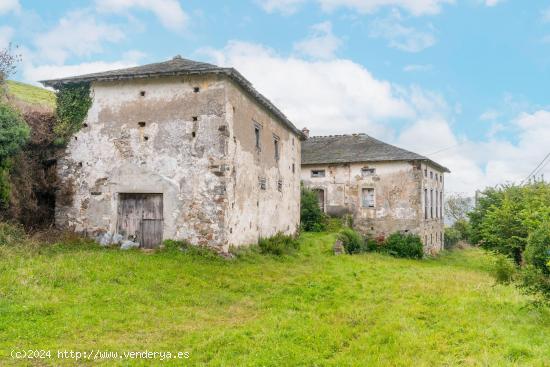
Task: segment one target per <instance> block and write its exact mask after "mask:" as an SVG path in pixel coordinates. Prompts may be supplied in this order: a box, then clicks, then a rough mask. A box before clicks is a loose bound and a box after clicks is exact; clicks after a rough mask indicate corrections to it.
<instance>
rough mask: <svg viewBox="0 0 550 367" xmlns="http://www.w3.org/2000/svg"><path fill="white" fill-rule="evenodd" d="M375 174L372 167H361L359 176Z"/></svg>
mask: <svg viewBox="0 0 550 367" xmlns="http://www.w3.org/2000/svg"><path fill="white" fill-rule="evenodd" d="M375 174H376V169H374V168H368V167H363V168H361V177H369V176H374V175H375Z"/></svg>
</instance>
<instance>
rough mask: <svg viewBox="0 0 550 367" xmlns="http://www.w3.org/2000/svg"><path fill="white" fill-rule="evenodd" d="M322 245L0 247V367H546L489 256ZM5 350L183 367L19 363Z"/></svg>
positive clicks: (538, 341) (538, 334)
mask: <svg viewBox="0 0 550 367" xmlns="http://www.w3.org/2000/svg"><path fill="white" fill-rule="evenodd" d="M334 238H335V236H334V234H330V233H318V234H312V233H305V234H303V235H302V236H301V238H300V242H301V249H300V250H299V251H298V252H297V253H295V254H294V255H290V256H286V257H274V256H263V255H259V254H258V253H257V252H256V251H248V252H245V254H244V255H242V256H240V257H238V258H237V259H234V260H222V259H218V258H212V257H207V256H201V254H200V252H193V251H189V252H187V253H183V252H181V251H178V250H174V249H171V250H164V251H159V252H156V253H152V254H151V253H144V252H141V251H128V252H123V251H118V250H113V249H102V248H99V247H98V246H96V245H93V244H89V243H88V244H86V243H84V244H82V243H81V244H79V245H75V244H72V245H71V244H60V245H51V246H45V247H35V248H33V249H27V248H25V247H23V248H13V247H7V246H0V365H2V366H5V365H7V366H9V365H29V366H38V365H40V366H42V365H52V366H53V365H62V366H63V365H71V366H72V365H75V364H76V365H115V366H127V365H132V366H134V365H138V366H148V365H169V366H181V365H209V366H456V365H463V366H506V365H510V366H512V365H513V366H516V365H526V366H550V344H549V340H550V315H549V312H548V310H546V309H536V308H533V307H530V302H529V299H528V298H526V297H524V296H522V295H521V294H519V293H518V292H517V290H516V289H515V288H513V287H511V286H501V285H495V283H494V281H493V280H492V278H491V277H490V275H489V272H490V270H491V264H492V261H493V260H492V258H491V257H490V255H487V254H485V253H484V252H482V251H480V250H478V249H470V250H462V251H455V252H450V253H445V254H443V255H442V256H440V257H438V258H434V259H428V260H404V259H395V258H391V257H388V256H384V255H380V254H364V255H355V256H346V255H342V256H333V255H332V254H331V251H330V249H331V245H332V243H333V241H334ZM13 348H20V349H49V350H57V349H66V350H74V351H85V350H91V349H101V350H110V351H143V350H149V351H172V352H174V351H182V352H185V351H187V352H189V353H190V358H189V359H188V360H185V361H184V362H183V363H182V361H181V360H170V361H164V362H162V363H161V362H160V361H158V360H157V361H155V362H154V363H153V362H152V361H151V360H137V359H136V360H116V361H113V360H102V361H95V362H88V361H83V360H81V361H78V363H75V361H74V360H60V359H57V358H52V359H50V360H40V361H37V360H33V361H21V360H13V359H11V358H10V357H9V353H10V351H11V350H12V349H13ZM25 363H26V364H25Z"/></svg>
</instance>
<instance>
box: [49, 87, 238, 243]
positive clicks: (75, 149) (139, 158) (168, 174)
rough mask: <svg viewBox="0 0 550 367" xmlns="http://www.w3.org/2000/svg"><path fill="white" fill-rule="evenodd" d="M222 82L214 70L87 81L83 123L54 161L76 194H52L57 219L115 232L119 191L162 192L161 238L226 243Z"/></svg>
mask: <svg viewBox="0 0 550 367" xmlns="http://www.w3.org/2000/svg"><path fill="white" fill-rule="evenodd" d="M225 86H226V81H225V80H223V79H219V78H218V77H213V76H208V77H206V76H193V77H171V78H157V79H136V80H130V81H120V82H95V83H93V84H92V93H93V104H92V107H91V108H90V110H89V112H88V116H87V118H86V120H85V125H84V127H83V128H82V129H81V130H80V131H79V132H78V133H77V134H76V135H75V136H74V137H73V138H72V140H71V142H70V143H69V145H68V147H67V149H66V154H65V157H64V158H63V159H61V160H60V162H59V163H58V173H59V176H60V177H61V179H62V181H63V185H64V187H69V189H68V190H65V191H68V192H69V193H70V192H71V191H73V192H74V193H73V194H72V196H71V198H70V200H67V197H64V198H58V200H57V202H58V206H57V209H56V223H57V224H58V225H59V226H62V227H70V228H73V229H74V230H76V231H79V232H87V233H89V234H93V233H96V232H101V231H111V232H115V231H116V226H117V215H116V213H117V205H118V193H121V192H123V193H162V194H163V196H164V200H163V201H164V214H163V215H164V231H163V237H164V238H174V239H185V240H188V241H190V242H192V243H194V244H205V245H206V244H208V245H213V246H218V247H220V246H224V245H225V244H226V241H227V238H226V233H225V228H224V226H225V222H226V220H225V214H226V213H225V209H226V204H227V201H226V199H225V188H226V177H225V176H224V175H223V173H220V162H224V161H225V158H226V154H227V137H226V136H225V135H224V132H223V130H224V129H226V128H227V124H226V110H225V108H226V103H225V101H226V95H225V93H226V91H225ZM195 87H199V88H200V91H199V92H198V93H195V91H194V88H195ZM142 92H144V95H142ZM195 119H196V121H194V120H195ZM139 123H142V124H141V125H143V123H145V124H144V125H143V126H140V124H139ZM224 126H225V127H224ZM65 194H67V193H65ZM65 196H66V195H65Z"/></svg>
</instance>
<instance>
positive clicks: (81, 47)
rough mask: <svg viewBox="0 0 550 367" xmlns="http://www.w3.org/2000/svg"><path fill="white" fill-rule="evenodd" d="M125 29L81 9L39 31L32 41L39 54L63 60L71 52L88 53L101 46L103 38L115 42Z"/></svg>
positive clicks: (95, 50)
mask: <svg viewBox="0 0 550 367" xmlns="http://www.w3.org/2000/svg"><path fill="white" fill-rule="evenodd" d="M123 38H124V33H122V31H121V30H120V29H119V28H118V27H115V26H112V25H109V24H106V23H102V22H98V21H97V20H96V19H95V17H94V16H93V15H92V14H90V13H87V12H84V11H74V12H70V13H68V14H67V15H66V16H64V17H63V18H61V19H60V20H59V23H58V24H57V25H56V26H55V27H54V28H53V29H51V30H50V31H48V32H46V33H44V34H41V35H38V36H37V37H36V39H35V44H36V48H37V52H38V56H39V57H41V58H44V59H46V60H48V61H51V62H54V63H57V64H63V63H64V62H65V60H66V59H67V58H68V57H70V56H71V55H76V56H81V57H82V56H90V55H92V54H94V53H98V52H101V51H102V50H103V47H102V44H103V43H104V42H112V43H113V42H118V41H120V40H122V39H123Z"/></svg>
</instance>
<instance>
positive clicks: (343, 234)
mask: <svg viewBox="0 0 550 367" xmlns="http://www.w3.org/2000/svg"><path fill="white" fill-rule="evenodd" d="M338 239H339V240H340V241H342V245H343V246H344V249H345V250H346V253H348V254H351V255H353V254H358V253H361V252H367V250H368V249H367V247H366V243H365V239H364V238H363V237H362V236H361V235H360V234H359V233H357V232H356V231H354V230H353V229H351V228H343V229H342V230H341V231H340V232H339V233H338Z"/></svg>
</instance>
